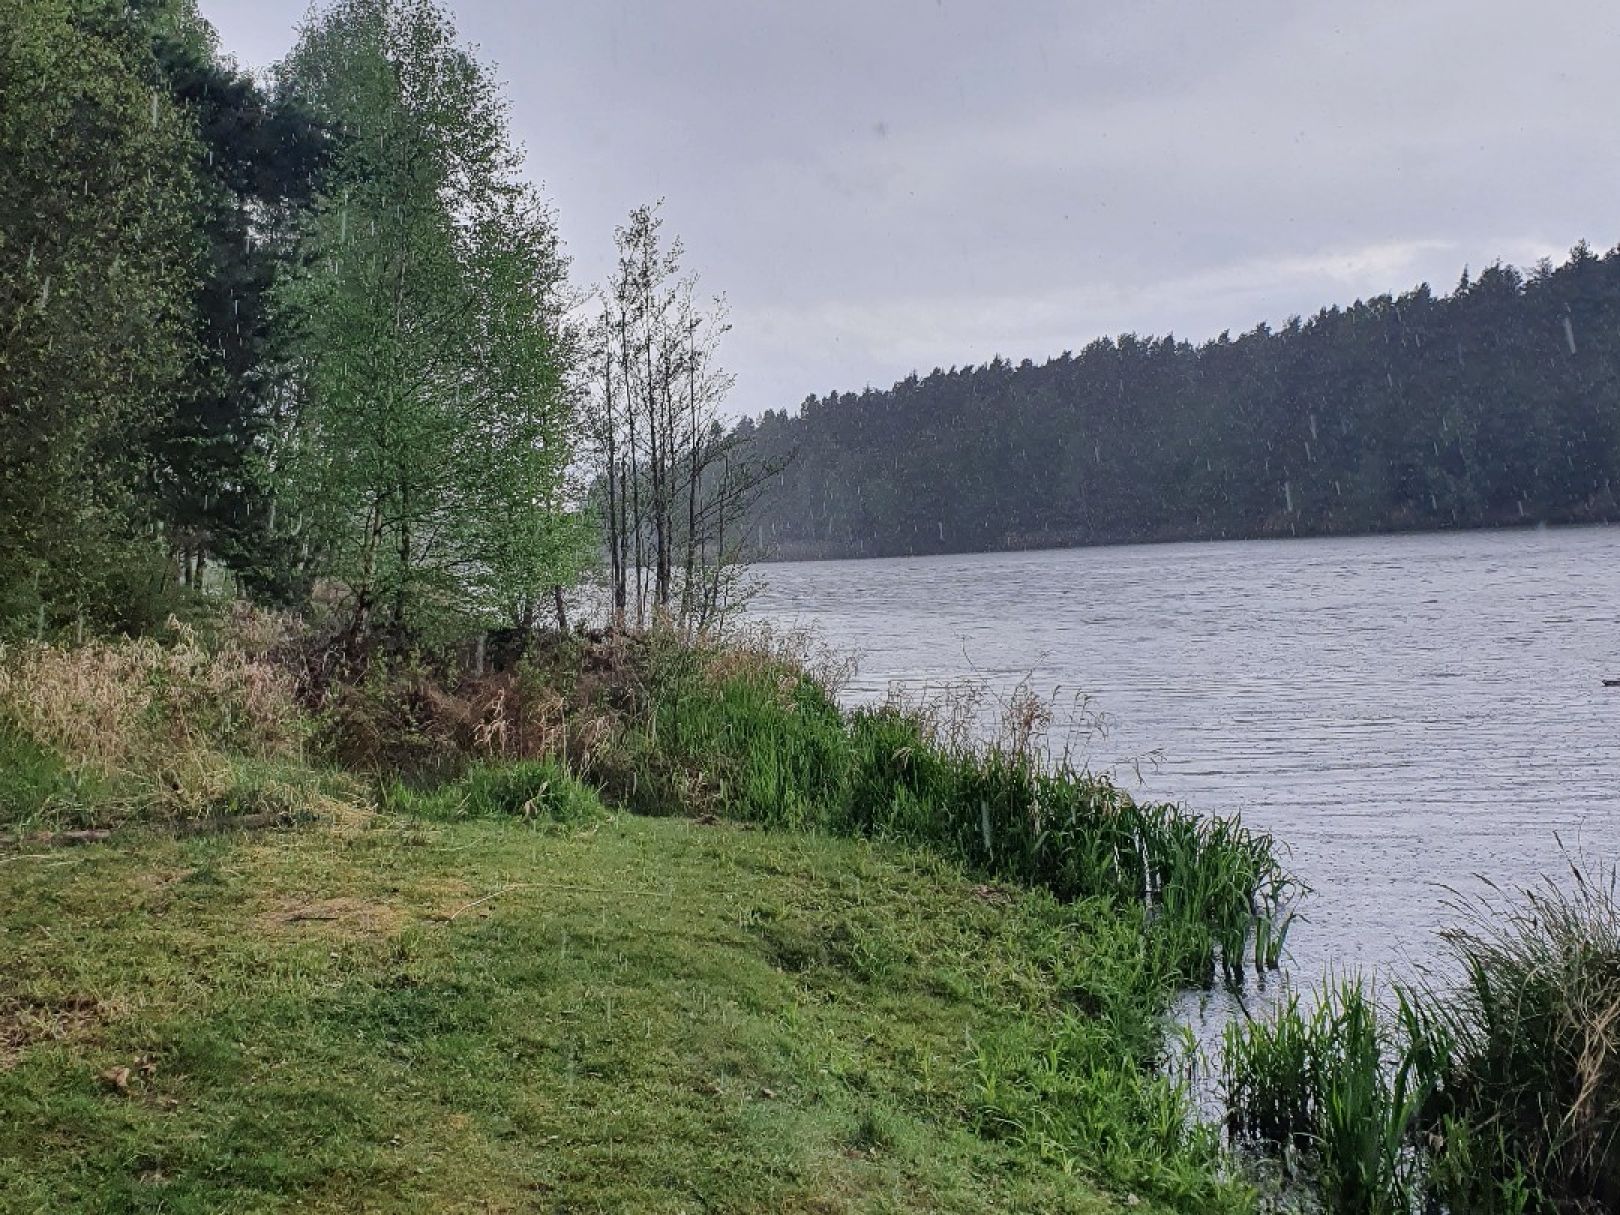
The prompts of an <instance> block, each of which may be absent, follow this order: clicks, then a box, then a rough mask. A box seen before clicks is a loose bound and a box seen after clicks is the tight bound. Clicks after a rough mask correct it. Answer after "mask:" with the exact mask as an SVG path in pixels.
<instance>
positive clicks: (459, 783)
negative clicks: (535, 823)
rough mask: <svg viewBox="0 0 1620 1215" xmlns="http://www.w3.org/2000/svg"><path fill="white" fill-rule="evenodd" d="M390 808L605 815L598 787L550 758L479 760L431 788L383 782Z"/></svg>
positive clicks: (470, 814) (580, 818)
mask: <svg viewBox="0 0 1620 1215" xmlns="http://www.w3.org/2000/svg"><path fill="white" fill-rule="evenodd" d="M383 804H384V806H385V807H387V808H388V809H391V810H395V811H399V812H402V813H408V814H417V815H421V816H423V817H427V818H506V817H511V818H527V819H540V820H544V821H546V822H554V823H570V824H572V823H584V822H592V821H594V820H597V819H600V818H602V817H604V815H605V811H604V810H603V808H602V802H601V799H600V798H598V797H597V795H596V792H595V790H593V789H591V788H590V787H589V786H587V785H585V784H582V783H581V782H580V781H578V780H577V779H575V778H574V777H573V776H571V775H569V773H568V772H567V771H566V770H565V769H564V768H563V767H562V766H561V765H559V764H558V763H556V762H555V761H551V760H528V761H522V762H518V763H480V764H475V765H473V767H471V768H469V769H468V770H467V771H466V773H464V774H463V775H462V776H461V777H460V778H459V779H457V780H454V781H451V782H448V783H445V784H442V785H439V786H437V787H436V788H432V789H428V790H418V789H412V788H411V787H409V786H408V785H405V784H403V783H400V782H398V781H395V782H393V783H391V784H389V785H386V786H385V787H384V791H383Z"/></svg>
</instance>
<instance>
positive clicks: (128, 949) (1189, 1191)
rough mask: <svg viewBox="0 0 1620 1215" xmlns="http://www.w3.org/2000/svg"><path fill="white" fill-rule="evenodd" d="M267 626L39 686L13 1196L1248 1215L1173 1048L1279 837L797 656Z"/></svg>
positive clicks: (4, 972) (13, 1073)
mask: <svg viewBox="0 0 1620 1215" xmlns="http://www.w3.org/2000/svg"><path fill="white" fill-rule="evenodd" d="M251 624H252V622H247V624H246V625H244V624H243V623H242V622H238V624H237V625H236V626H234V628H233V630H232V631H230V632H228V633H227V635H226V636H225V637H223V638H214V639H210V640H209V641H208V642H207V643H204V642H203V641H201V640H199V639H198V638H197V637H196V636H195V635H191V634H186V633H181V634H180V635H178V636H177V637H174V638H171V639H170V641H169V643H168V644H165V645H157V644H155V643H148V642H141V643H117V644H99V643H98V644H91V645H87V646H83V647H78V648H75V649H68V650H61V649H52V648H49V647H32V648H25V649H23V650H20V651H14V652H12V653H11V654H9V655H7V656H6V658H5V663H4V671H5V675H4V681H3V682H0V739H3V740H4V743H3V746H4V748H5V753H6V757H7V762H6V764H5V772H6V776H5V783H4V785H3V786H0V806H4V808H5V814H4V820H5V822H6V824H7V827H8V831H9V833H10V834H11V837H12V841H13V844H14V845H16V844H20V845H21V847H20V849H19V848H14V849H13V850H12V851H10V852H6V853H3V854H0V856H3V859H0V892H3V899H0V908H3V910H0V916H3V922H0V926H3V928H4V938H3V939H4V941H5V950H6V953H7V957H6V958H5V962H6V965H4V966H3V967H0V1044H3V1051H0V1111H3V1112H4V1114H5V1115H6V1117H5V1120H4V1127H5V1129H4V1130H3V1131H0V1199H3V1200H4V1201H3V1203H0V1205H4V1206H6V1207H11V1208H16V1209H23V1210H34V1209H47V1210H48V1209H60V1210H79V1209H101V1210H126V1209H137V1210H140V1209H149V1210H160V1209H161V1210H166V1211H172V1210H215V1209H221V1208H223V1207H227V1206H228V1207H230V1208H231V1209H277V1208H281V1207H292V1206H295V1205H301V1209H328V1210H352V1209H376V1210H409V1209H419V1210H440V1209H468V1210H485V1209H490V1210H502V1209H509V1210H520V1209H558V1210H671V1211H674V1210H704V1209H707V1210H736V1211H746V1210H759V1211H765V1210H783V1209H803V1210H824V1211H833V1210H874V1211H881V1210H893V1211H905V1210H917V1211H922V1210H963V1211H970V1210H974V1211H976V1210H996V1209H1004V1210H1051V1211H1070V1210H1073V1211H1089V1210H1107V1209H1114V1208H1116V1207H1119V1206H1122V1205H1124V1206H1142V1205H1145V1206H1147V1207H1148V1208H1155V1207H1157V1208H1162V1209H1167V1210H1184V1211H1208V1210H1215V1211H1219V1210H1233V1211H1238V1210H1244V1209H1248V1207H1249V1206H1250V1205H1251V1203H1252V1199H1251V1196H1250V1194H1249V1192H1248V1190H1247V1188H1246V1187H1245V1186H1244V1185H1242V1184H1241V1183H1239V1182H1236V1181H1233V1180H1231V1179H1230V1178H1228V1177H1227V1175H1226V1173H1227V1170H1226V1165H1225V1163H1224V1159H1223V1156H1222V1154H1221V1151H1220V1148H1219V1140H1218V1135H1217V1134H1216V1133H1215V1132H1214V1131H1212V1130H1209V1129H1203V1128H1195V1127H1192V1126H1191V1124H1190V1123H1189V1120H1188V1118H1187V1102H1186V1099H1185V1094H1184V1090H1183V1086H1182V1083H1181V1078H1180V1077H1179V1076H1178V1075H1176V1074H1175V1073H1174V1072H1173V1071H1172V1070H1167V1069H1166V1067H1165V1059H1164V1052H1163V1024H1162V1020H1161V1018H1162V1014H1163V1010H1164V1008H1165V1006H1166V1003H1167V1000H1168V997H1169V995H1170V993H1171V991H1172V990H1173V988H1174V986H1175V985H1176V984H1178V983H1180V982H1182V981H1185V980H1186V979H1188V978H1193V979H1195V980H1197V981H1212V980H1213V979H1214V977H1215V976H1216V975H1218V974H1219V973H1222V972H1223V971H1224V972H1225V973H1226V974H1227V975H1228V977H1229V978H1230V979H1234V980H1235V979H1237V978H1239V977H1240V976H1241V975H1242V973H1243V971H1244V969H1245V967H1246V966H1248V965H1251V964H1253V958H1254V957H1255V955H1254V953H1253V952H1252V951H1251V950H1250V949H1249V947H1248V942H1249V941H1250V940H1251V939H1259V940H1266V939H1270V937H1269V936H1264V935H1262V936H1261V937H1254V936H1253V934H1254V931H1255V929H1256V928H1257V927H1260V928H1262V929H1264V927H1265V926H1267V925H1270V924H1271V922H1272V919H1271V911H1272V907H1271V900H1272V898H1273V896H1274V892H1275V889H1276V887H1277V884H1278V883H1280V882H1281V881H1282V880H1283V879H1282V875H1281V872H1280V870H1278V869H1277V868H1276V866H1275V862H1274V861H1273V859H1272V858H1271V855H1270V852H1269V846H1268V845H1267V843H1266V842H1265V841H1264V840H1263V839H1260V838H1256V837H1250V836H1248V835H1247V834H1246V833H1243V832H1242V831H1241V830H1240V829H1239V828H1237V827H1236V826H1235V825H1234V824H1224V823H1208V822H1205V821H1204V820H1200V819H1196V818H1194V817H1193V816H1191V815H1188V814H1186V813H1185V812H1182V811H1179V810H1176V809H1174V808H1171V807H1147V806H1139V805H1138V804H1137V803H1135V802H1134V801H1133V800H1132V799H1130V798H1129V797H1127V796H1126V795H1125V794H1124V793H1123V792H1121V791H1119V790H1117V789H1115V788H1114V787H1113V786H1111V785H1109V784H1108V783H1107V782H1106V781H1101V780H1096V779H1093V778H1092V777H1090V776H1088V775H1086V774H1084V773H1081V772H1076V771H1073V770H1070V769H1068V768H1066V767H1064V766H1062V765H1061V764H1057V763H1053V762H1051V761H1050V760H1049V759H1047V758H1046V757H1045V756H1044V755H1043V754H1042V753H1041V752H1040V750H1039V748H1038V747H1036V746H1035V745H1033V740H1032V738H1031V736H1030V734H1029V732H1028V731H1027V730H1026V731H1024V732H1023V733H1022V734H1020V735H1018V736H1016V737H1013V738H1011V739H1010V740H1007V741H1004V742H1003V743H1002V744H1000V745H994V746H989V747H972V746H969V745H967V744H966V743H965V742H961V741H960V740H953V739H952V737H950V736H949V735H948V733H947V732H945V731H943V730H941V729H940V728H939V723H938V722H937V721H936V720H934V719H933V718H932V717H931V716H930V714H929V712H928V711H926V710H919V709H916V708H913V709H909V710H904V709H901V708H898V707H891V708H889V709H885V710H883V711H880V712H871V713H861V714H854V715H850V714H846V713H843V712H841V711H840V710H839V709H838V708H837V706H836V704H835V703H834V701H833V699H832V697H831V695H830V693H829V691H828V685H827V680H826V679H825V678H824V677H818V676H817V675H816V674H815V673H814V672H813V671H812V670H811V669H809V668H807V667H806V665H805V664H804V663H803V662H802V661H801V660H799V659H796V658H794V657H793V656H792V655H791V654H789V653H788V652H786V651H784V650H783V649H782V648H781V647H780V646H778V645H774V644H766V643H762V642H756V643H754V644H749V645H741V646H733V647H730V648H727V649H707V648H696V649H694V648H690V647H684V646H681V645H678V644H675V643H673V642H671V641H669V640H668V639H664V640H656V639H647V638H623V637H612V638H598V639H594V640H592V639H584V638H571V639H561V640H556V641H554V642H553V643H552V644H551V645H550V646H548V647H546V648H544V649H542V650H540V651H538V652H534V653H531V654H529V655H528V656H527V657H526V658H525V659H524V660H523V661H522V662H518V663H511V664H507V665H505V666H503V667H502V668H501V669H500V670H496V671H491V672H488V673H485V674H481V675H477V676H473V675H470V674H468V673H467V672H466V670H465V669H464V668H461V667H458V666H457V665H456V664H454V663H453V662H450V661H441V662H439V663H431V662H421V661H417V662H412V663H401V664H395V665H393V666H390V667H387V668H382V667H380V666H374V667H373V668H372V669H371V670H370V671H369V672H367V673H366V674H365V675H364V676H363V677H360V678H353V677H348V678H332V677H331V674H330V672H327V671H325V670H323V669H321V668H320V667H319V666H318V665H315V664H313V663H312V662H311V661H310V655H309V651H308V650H307V649H300V648H299V647H298V645H297V644H296V643H297V641H298V639H297V638H296V637H289V636H287V635H278V634H276V631H275V630H273V629H272V630H259V631H258V632H259V633H263V635H258V633H256V632H255V629H254V628H252V627H248V626H250V625H251ZM265 809H268V810H270V811H271V812H272V813H273V814H279V815H281V816H282V820H281V821H283V822H284V823H298V824H300V825H298V826H296V827H289V828H285V829H282V830H276V831H272V832H269V833H256V834H251V835H250V834H244V833H242V832H240V831H234V830H229V829H227V830H225V831H224V832H223V833H221V834H218V835H211V836H198V837H192V838H178V837H176V835H175V833H174V832H172V831H170V830H167V829H169V828H173V827H175V826H178V825H198V824H207V823H215V824H221V823H228V822H230V821H232V816H234V815H239V814H242V813H251V812H255V811H259V812H261V813H259V814H258V817H259V818H260V819H261V820H262V819H263V818H264V815H263V813H262V811H264V810H265ZM638 811H639V812H640V813H637V812H638ZM99 826H114V827H118V828H121V829H122V831H123V833H122V834H120V835H118V836H116V837H115V838H114V840H113V841H111V842H109V843H107V844H105V845H97V846H94V847H92V848H89V849H71V850H63V849H57V848H50V847H46V846H44V845H43V844H42V843H41V842H40V841H41V833H50V832H53V831H61V830H64V829H78V828H84V827H99ZM1264 952H1265V950H1264V949H1263V948H1262V949H1261V951H1260V960H1259V964H1260V965H1262V966H1264V965H1265V958H1264V956H1263V955H1264Z"/></svg>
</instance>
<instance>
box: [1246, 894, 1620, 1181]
mask: <svg viewBox="0 0 1620 1215" xmlns="http://www.w3.org/2000/svg"><path fill="white" fill-rule="evenodd" d="M1570 877H1571V880H1570V881H1569V882H1567V883H1562V884H1557V885H1555V884H1552V883H1549V884H1548V885H1547V886H1546V887H1545V888H1544V889H1541V890H1535V891H1528V892H1524V893H1523V894H1522V895H1521V896H1519V897H1517V898H1516V899H1512V900H1505V901H1502V902H1496V901H1491V902H1485V903H1480V904H1477V905H1475V906H1472V907H1469V908H1463V909H1460V910H1461V912H1462V923H1461V926H1459V927H1458V928H1456V929H1454V930H1451V931H1449V932H1447V933H1446V934H1445V936H1444V942H1445V947H1446V951H1447V952H1448V953H1449V955H1450V957H1449V961H1450V962H1451V965H1450V966H1449V967H1448V968H1447V971H1448V973H1449V975H1450V977H1449V978H1446V979H1437V980H1434V981H1431V982H1428V983H1424V984H1398V983H1397V984H1393V985H1390V987H1389V990H1388V993H1387V995H1386V996H1385V997H1384V998H1383V999H1382V1000H1379V999H1377V998H1376V997H1375V994H1374V991H1373V989H1372V987H1371V985H1370V984H1368V983H1367V982H1365V981H1363V980H1361V979H1359V978H1342V979H1339V980H1337V981H1335V982H1331V983H1329V984H1327V985H1325V986H1324V987H1323V988H1322V989H1321V990H1320V991H1318V992H1316V993H1315V994H1314V997H1313V999H1312V1000H1310V1001H1302V1000H1301V998H1300V996H1299V995H1298V993H1289V994H1288V995H1287V996H1286V997H1285V998H1284V999H1283V1001H1282V1002H1281V1005H1280V1007H1279V1009H1278V1010H1277V1012H1276V1014H1275V1016H1274V1017H1273V1018H1271V1019H1270V1020H1268V1021H1265V1022H1249V1023H1245V1024H1236V1025H1232V1026H1230V1027H1229V1028H1228V1032H1227V1038H1226V1046H1225V1051H1224V1081H1225V1091H1226V1100H1227V1105H1228V1110H1229V1122H1230V1127H1231V1130H1232V1132H1233V1133H1234V1135H1235V1137H1236V1138H1238V1139H1239V1140H1242V1141H1246V1142H1249V1143H1252V1144H1258V1145H1261V1146H1262V1147H1263V1149H1264V1150H1266V1151H1267V1152H1269V1153H1271V1154H1273V1155H1276V1156H1281V1157H1284V1158H1291V1159H1292V1160H1293V1161H1294V1162H1296V1163H1299V1164H1302V1165H1303V1166H1304V1168H1305V1170H1306V1172H1307V1173H1308V1175H1309V1176H1311V1177H1312V1179H1313V1180H1314V1181H1315V1182H1316V1183H1317V1184H1318V1185H1319V1186H1320V1188H1321V1189H1322V1191H1323V1193H1324V1195H1325V1197H1326V1198H1327V1200H1328V1205H1329V1206H1330V1208H1331V1209H1333V1210H1343V1211H1368V1212H1401V1213H1405V1212H1410V1211H1429V1210H1445V1211H1457V1212H1460V1211H1479V1212H1488V1213H1497V1212H1501V1213H1517V1212H1601V1211H1612V1210H1615V1209H1616V1208H1617V1206H1620V1149H1617V1145H1616V1138H1617V1135H1620V906H1617V902H1616V897H1615V896H1616V890H1615V875H1614V872H1613V871H1612V870H1609V871H1606V872H1598V873H1595V874H1591V875H1589V874H1587V873H1585V872H1583V871H1582V870H1581V869H1579V868H1573V869H1572V871H1571V875H1570Z"/></svg>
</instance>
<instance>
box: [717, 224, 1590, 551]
mask: <svg viewBox="0 0 1620 1215" xmlns="http://www.w3.org/2000/svg"><path fill="white" fill-rule="evenodd" d="M741 429H742V430H743V432H744V433H745V434H752V435H753V436H754V437H756V438H757V439H758V440H759V442H760V444H761V446H762V447H763V449H764V450H765V451H766V452H768V453H770V455H771V456H772V457H773V458H778V459H780V458H782V457H786V456H788V455H790V454H791V456H792V459H791V461H790V462H789V463H788V464H787V466H786V467H785V468H784V470H783V471H782V472H781V473H780V475H779V477H778V479H777V484H776V485H775V486H774V487H773V490H772V492H771V493H769V494H768V495H766V496H765V497H764V498H763V499H762V500H761V502H760V505H759V507H758V509H757V510H756V511H755V514H754V516H753V529H752V539H753V541H754V542H755V544H756V545H757V546H758V548H759V550H760V551H761V552H762V553H763V554H765V555H768V556H773V557H780V558H789V559H791V558H801V557H833V556H887V555H900V554H909V553H929V552H957V551H972V550H983V549H1001V548H1019V547H1037V546H1047V545H1050V546H1062V545H1077V544H1094V543H1115V542H1124V541H1134V540H1171V539H1220V538H1237V537H1250V536H1289V535H1311V534H1333V533H1349V532H1365V531H1382V530H1395V529H1424V528H1450V527H1482V526H1497V525H1512V524H1518V523H1525V522H1543V521H1545V522H1549V523H1565V522H1584V521H1597V520H1607V519H1613V518H1616V517H1620V506H1617V503H1616V496H1615V491H1614V478H1615V476H1616V473H1617V472H1620V250H1617V251H1615V252H1611V253H1609V254H1607V255H1606V256H1597V255H1595V254H1594V253H1593V252H1592V251H1591V250H1589V249H1588V248H1587V247H1586V246H1585V245H1584V244H1582V245H1578V246H1576V248H1575V249H1574V250H1573V251H1572V252H1571V254H1570V256H1569V258H1568V260H1567V261H1566V262H1565V263H1564V264H1562V265H1560V266H1557V267H1554V266H1552V265H1549V264H1545V263H1544V264H1542V265H1540V266H1538V267H1536V268H1535V269H1534V270H1532V271H1530V272H1529V273H1521V272H1520V271H1518V270H1516V269H1514V268H1512V267H1509V266H1500V265H1498V266H1492V267H1490V268H1489V269H1487V270H1485V271H1484V272H1483V273H1481V274H1480V275H1479V276H1478V277H1477V278H1470V277H1469V276H1468V275H1467V274H1466V273H1465V274H1464V275H1463V278H1462V281H1461V282H1460V283H1459V284H1458V286H1457V288H1456V289H1455V290H1454V291H1453V292H1452V293H1451V294H1450V295H1436V294H1434V293H1433V292H1432V291H1431V290H1430V289H1429V288H1428V287H1427V286H1422V287H1418V288H1416V289H1415V290H1412V291H1409V292H1407V293H1405V294H1403V295H1400V296H1387V295H1386V296H1379V297H1377V298H1375V299H1371V300H1365V301H1358V302H1356V303H1355V304H1353V305H1351V306H1350V307H1348V308H1339V307H1334V308H1326V309H1323V310H1322V311H1321V312H1319V313H1317V314H1316V315H1315V316H1313V317H1311V318H1309V319H1295V320H1293V321H1290V322H1289V323H1288V324H1287V325H1285V326H1283V327H1282V328H1280V329H1275V330H1274V329H1271V328H1269V327H1268V326H1266V325H1259V326H1257V327H1256V328H1254V329H1253V330H1251V331H1250V332H1248V333H1245V334H1243V335H1242V336H1240V337H1235V338H1234V337H1231V336H1230V335H1228V334H1222V335H1221V336H1220V337H1219V338H1216V339H1214V340H1213V341H1208V342H1205V343H1203V344H1202V345H1193V344H1191V343H1189V342H1185V341H1177V340H1175V339H1173V338H1169V337H1164V338H1152V337H1138V336H1136V335H1132V334H1127V335H1124V336H1121V337H1119V338H1113V339H1102V340H1099V341H1095V342H1093V343H1091V344H1090V345H1088V346H1087V347H1085V349H1083V350H1081V351H1080V352H1079V353H1078V354H1073V353H1068V352H1065V353H1064V354H1062V355H1060V356H1058V357H1057V358H1054V359H1051V360H1048V361H1047V362H1045V363H1043V364H1040V365H1036V364H1033V363H1030V362H1027V361H1026V362H1024V363H1022V364H1019V365H1018V366H1013V365H1011V364H1009V363H1007V362H1005V361H1003V360H996V361H993V362H991V363H989V364H987V365H985V366H981V367H965V368H960V369H953V370H950V371H943V370H935V371H934V372H933V373H932V374H930V375H928V376H926V377H922V378H919V377H918V376H916V375H912V376H910V377H908V378H907V379H905V380H902V381H901V382H900V383H898V384H896V385H894V387H893V388H890V389H888V390H887V391H874V390H871V389H868V390H867V391H865V392H862V393H858V394H857V393H836V394H832V395H829V396H826V397H822V398H811V399H809V400H806V401H805V402H804V404H803V405H802V406H801V407H800V410H799V412H798V413H797V414H796V415H794V414H789V413H787V412H785V411H783V412H771V411H767V412H766V413H765V414H764V415H763V416H762V417H760V418H759V419H758V420H757V422H756V421H754V420H748V421H745V422H744V423H743V424H742V428H741Z"/></svg>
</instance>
